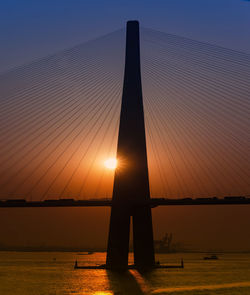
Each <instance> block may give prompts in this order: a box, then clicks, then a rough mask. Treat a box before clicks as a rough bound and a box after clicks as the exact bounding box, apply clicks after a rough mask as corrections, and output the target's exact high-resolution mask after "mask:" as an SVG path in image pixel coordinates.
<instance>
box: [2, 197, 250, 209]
mask: <svg viewBox="0 0 250 295" xmlns="http://www.w3.org/2000/svg"><path fill="white" fill-rule="evenodd" d="M249 204H250V198H247V197H224V198H196V199H191V198H185V199H165V198H152V199H150V200H149V201H143V202H140V203H138V202H134V203H132V205H134V206H148V205H150V207H152V208H154V207H157V206H194V205H249ZM111 206H112V200H111V199H99V200H91V199H90V200H74V199H61V200H45V201H41V202H40V201H39V202H38V201H26V200H24V199H18V200H2V201H0V207H2V208H13V207H111Z"/></svg>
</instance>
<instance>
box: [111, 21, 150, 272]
mask: <svg viewBox="0 0 250 295" xmlns="http://www.w3.org/2000/svg"><path fill="white" fill-rule="evenodd" d="M117 158H118V168H117V169H116V171H115V178H114V189H113V206H112V209H111V218H110V230H109V241H108V251H107V262H106V265H107V268H109V269H114V270H122V269H126V268H127V265H128V250H129V228H130V217H131V216H132V217H133V240H134V259H135V265H136V267H137V268H138V269H149V268H152V267H154V263H155V261H154V246H153V230H152V217H151V208H150V207H149V205H148V206H145V202H144V207H143V205H142V204H143V201H145V200H147V199H149V198H150V191H149V179H148V164H147V151H146V137H145V126H144V111H143V99H142V86H141V69H140V42H139V23H138V22H137V21H129V22H128V23H127V35H126V59H125V73H124V83H123V96H122V107H121V116H120V128H119V136H118V147H117ZM140 203H141V205H142V206H140Z"/></svg>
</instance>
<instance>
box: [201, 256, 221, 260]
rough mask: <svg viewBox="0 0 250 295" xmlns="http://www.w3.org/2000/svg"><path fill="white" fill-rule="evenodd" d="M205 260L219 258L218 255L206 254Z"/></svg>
mask: <svg viewBox="0 0 250 295" xmlns="http://www.w3.org/2000/svg"><path fill="white" fill-rule="evenodd" d="M203 259H204V260H218V259H219V258H218V256H216V255H211V256H205V257H203Z"/></svg>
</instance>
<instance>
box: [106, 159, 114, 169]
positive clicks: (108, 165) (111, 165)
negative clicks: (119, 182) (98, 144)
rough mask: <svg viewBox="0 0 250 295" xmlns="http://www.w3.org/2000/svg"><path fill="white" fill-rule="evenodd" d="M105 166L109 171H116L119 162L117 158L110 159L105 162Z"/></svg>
mask: <svg viewBox="0 0 250 295" xmlns="http://www.w3.org/2000/svg"><path fill="white" fill-rule="evenodd" d="M104 166H105V167H106V168H107V169H110V170H115V168H116V167H117V160H116V158H109V159H107V160H106V161H104Z"/></svg>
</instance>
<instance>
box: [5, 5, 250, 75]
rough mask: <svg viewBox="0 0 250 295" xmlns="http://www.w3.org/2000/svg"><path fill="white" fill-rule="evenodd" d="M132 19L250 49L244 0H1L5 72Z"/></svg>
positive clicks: (249, 12)
mask: <svg viewBox="0 0 250 295" xmlns="http://www.w3.org/2000/svg"><path fill="white" fill-rule="evenodd" d="M128 19H139V20H140V22H141V24H142V25H144V26H146V27H150V28H154V29H158V30H161V31H164V32H168V33H174V34H178V35H182V36H187V37H190V38H193V39H197V40H203V41H207V42H210V43H215V44H219V45H222V46H225V47H228V48H233V49H237V50H242V51H245V52H249V53H250V2H248V1H243V0H127V1H125V0H109V1H100V0H40V1H39V0H0V72H2V71H4V70H6V69H8V68H11V67H13V66H17V65H20V64H23V63H25V62H29V61H31V60H33V59H35V58H38V57H42V56H46V55H47V54H50V53H53V52H56V51H57V50H60V49H64V48H67V47H71V46H72V45H75V44H77V43H81V42H84V41H87V40H89V39H92V38H95V37H98V36H100V35H103V34H105V33H107V32H112V31H114V30H115V29H118V28H121V27H123V26H124V25H125V22H126V20H128Z"/></svg>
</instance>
